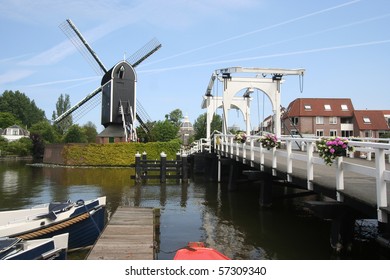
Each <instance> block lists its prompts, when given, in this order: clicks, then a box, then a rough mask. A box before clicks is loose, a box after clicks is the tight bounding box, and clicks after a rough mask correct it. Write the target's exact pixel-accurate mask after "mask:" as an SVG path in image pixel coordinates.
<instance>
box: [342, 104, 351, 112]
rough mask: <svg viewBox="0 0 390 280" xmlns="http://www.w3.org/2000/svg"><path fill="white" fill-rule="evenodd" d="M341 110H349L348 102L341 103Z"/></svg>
mask: <svg viewBox="0 0 390 280" xmlns="http://www.w3.org/2000/svg"><path fill="white" fill-rule="evenodd" d="M341 110H343V111H348V110H349V109H348V105H347V104H341Z"/></svg>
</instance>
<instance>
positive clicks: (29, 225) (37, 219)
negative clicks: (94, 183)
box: [0, 196, 106, 249]
mask: <svg viewBox="0 0 390 280" xmlns="http://www.w3.org/2000/svg"><path fill="white" fill-rule="evenodd" d="M105 206H106V197H105V196H103V197H99V198H96V199H91V200H86V201H84V200H78V201H76V202H72V201H66V202H52V203H47V204H42V205H37V206H35V207H32V208H27V209H20V210H10V211H2V212H0V237H18V238H21V239H23V240H32V239H38V238H49V237H53V236H55V235H58V234H62V233H69V241H68V249H79V248H83V247H86V246H90V245H93V244H94V243H95V241H96V239H97V238H98V237H99V235H100V232H101V231H102V230H103V228H104V225H105V219H106V215H105V211H106V210H105Z"/></svg>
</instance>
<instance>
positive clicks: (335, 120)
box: [329, 117, 337, 124]
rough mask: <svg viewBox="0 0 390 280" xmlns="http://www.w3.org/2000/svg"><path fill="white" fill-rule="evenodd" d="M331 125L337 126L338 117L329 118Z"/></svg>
mask: <svg viewBox="0 0 390 280" xmlns="http://www.w3.org/2000/svg"><path fill="white" fill-rule="evenodd" d="M329 124H337V117H329Z"/></svg>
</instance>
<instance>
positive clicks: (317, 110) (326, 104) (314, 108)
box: [285, 98, 354, 117]
mask: <svg viewBox="0 0 390 280" xmlns="http://www.w3.org/2000/svg"><path fill="white" fill-rule="evenodd" d="M286 111H287V112H286V115H285V116H286V117H310V116H324V117H326V116H335V117H336V116H337V117H352V116H353V111H354V108H353V105H352V101H351V99H350V98H297V99H295V100H294V101H292V102H291V103H290V104H289V106H288V108H287V110H286Z"/></svg>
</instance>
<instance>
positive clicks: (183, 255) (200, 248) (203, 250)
mask: <svg viewBox="0 0 390 280" xmlns="http://www.w3.org/2000/svg"><path fill="white" fill-rule="evenodd" d="M173 259H174V260H230V259H229V258H228V257H227V256H225V255H224V254H222V253H220V252H218V251H217V250H215V249H212V248H207V247H206V246H205V245H204V243H203V242H189V243H188V245H187V247H185V248H183V249H180V250H178V251H177V252H176V255H175V257H174V258H173Z"/></svg>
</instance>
